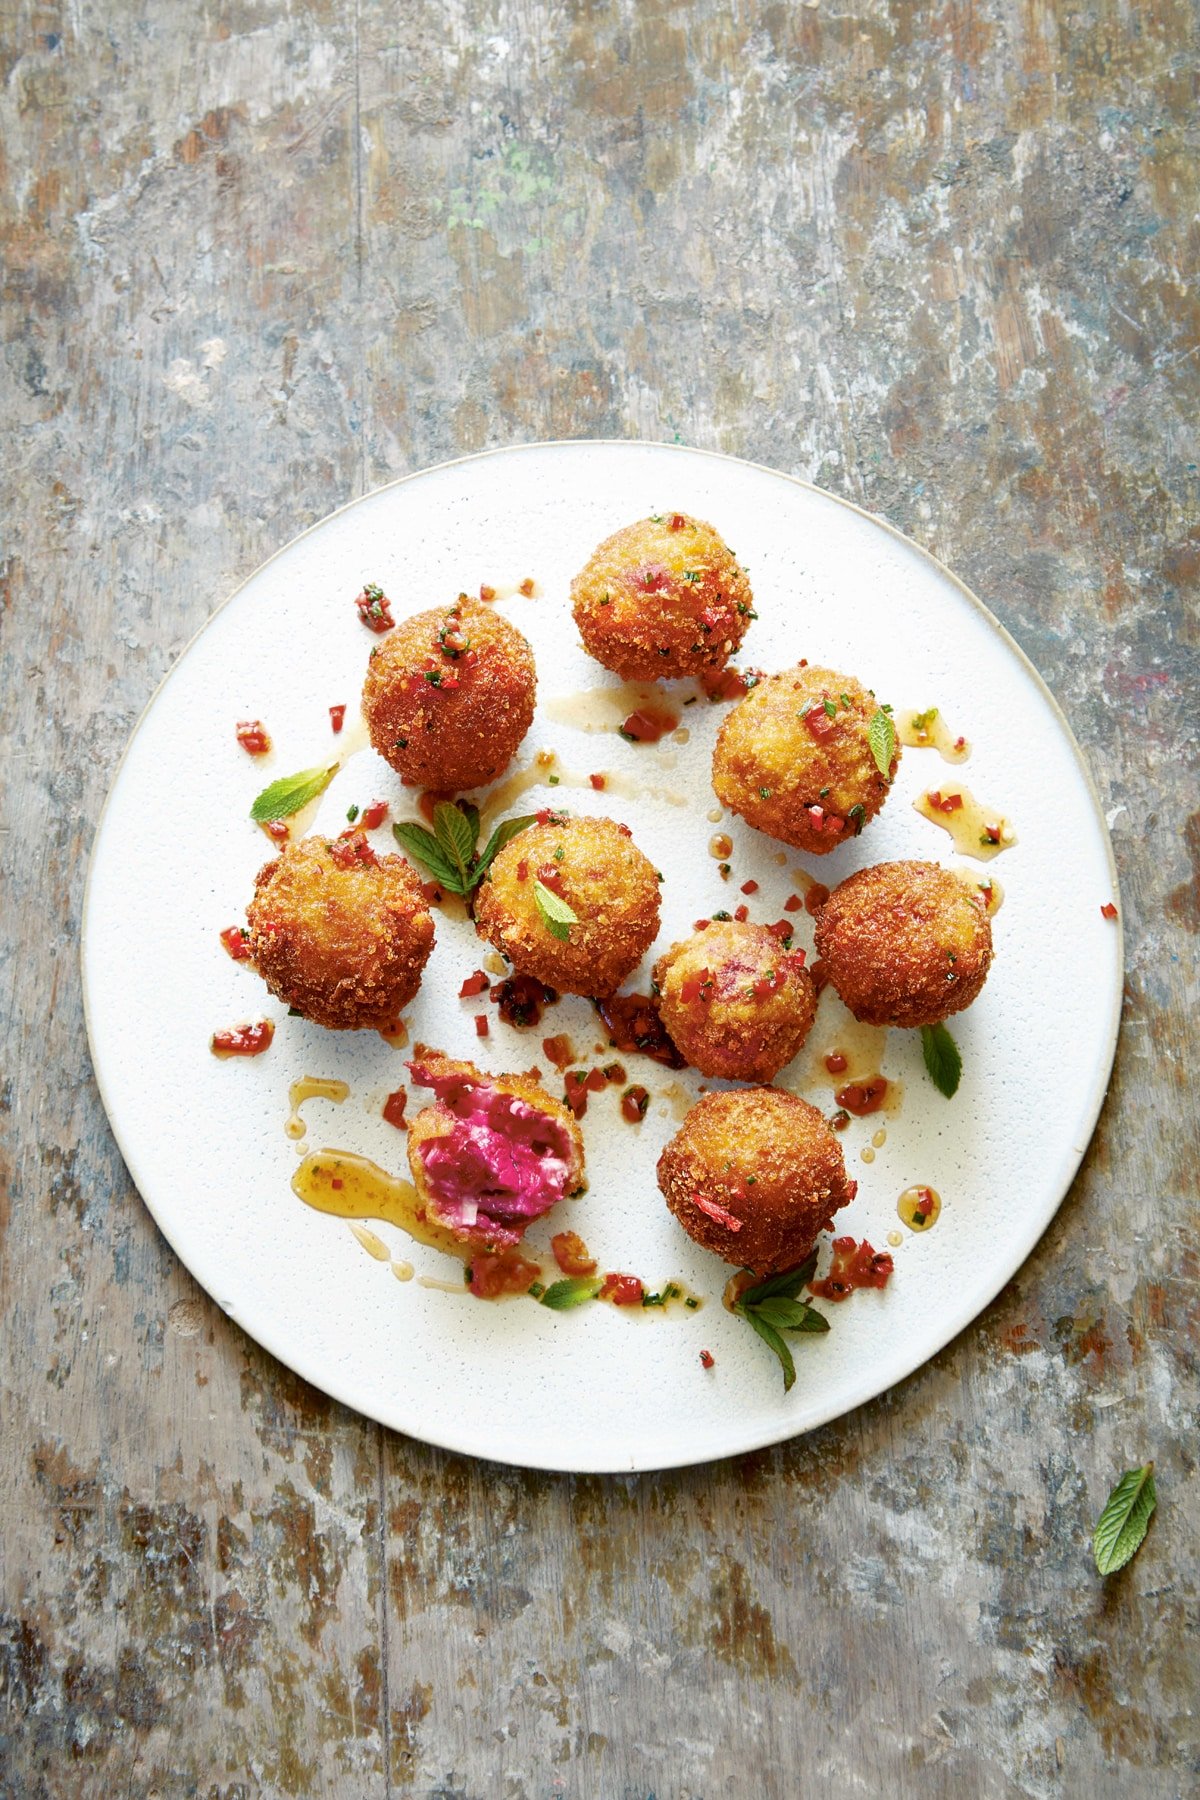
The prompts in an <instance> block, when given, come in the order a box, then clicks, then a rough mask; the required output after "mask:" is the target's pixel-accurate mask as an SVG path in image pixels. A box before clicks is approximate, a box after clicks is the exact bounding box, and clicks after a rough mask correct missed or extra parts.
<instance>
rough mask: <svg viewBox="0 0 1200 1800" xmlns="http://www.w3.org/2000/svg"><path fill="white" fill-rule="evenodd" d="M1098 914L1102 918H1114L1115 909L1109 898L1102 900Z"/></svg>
mask: <svg viewBox="0 0 1200 1800" xmlns="http://www.w3.org/2000/svg"><path fill="white" fill-rule="evenodd" d="M1100 916H1101V918H1103V919H1115V918H1116V916H1117V909H1116V907H1115V906H1114V905H1113V903H1112V901H1111V900H1106V901H1105V902H1104V905H1103V906H1102V907H1101V908H1100Z"/></svg>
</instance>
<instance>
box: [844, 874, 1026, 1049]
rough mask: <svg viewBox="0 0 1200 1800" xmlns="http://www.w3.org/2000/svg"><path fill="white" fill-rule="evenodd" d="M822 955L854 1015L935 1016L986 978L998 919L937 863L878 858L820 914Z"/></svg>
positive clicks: (889, 1020)
mask: <svg viewBox="0 0 1200 1800" xmlns="http://www.w3.org/2000/svg"><path fill="white" fill-rule="evenodd" d="M816 944H817V955H818V956H819V957H820V958H821V961H822V962H823V963H824V965H825V970H826V972H827V974H828V976H829V980H830V983H831V984H832V986H833V987H834V989H835V990H836V991H837V993H838V995H839V996H840V997H841V999H842V1001H843V1002H844V1003H845V1005H846V1006H848V1007H849V1009H850V1011H851V1012H852V1013H853V1014H854V1016H855V1018H856V1019H862V1020H863V1021H864V1022H865V1023H866V1024H868V1025H905V1026H913V1025H934V1024H936V1023H937V1021H938V1020H939V1019H945V1018H948V1017H949V1015H950V1014H951V1013H956V1012H961V1011H962V1009H963V1007H964V1006H970V1004H971V1002H972V1000H974V998H975V996H976V995H977V994H978V992H979V990H980V988H981V987H982V986H983V984H984V982H985V981H986V979H987V972H988V969H989V968H990V966H991V961H992V927H991V924H990V922H989V920H988V916H987V913H986V911H985V910H984V906H983V903H982V901H981V898H980V896H979V895H978V894H977V893H975V892H973V891H972V890H971V889H970V888H968V887H966V886H965V885H964V883H963V882H961V881H960V880H959V879H958V878H957V876H955V875H952V874H951V873H950V871H949V870H948V869H943V868H942V867H941V866H940V865H939V864H938V863H929V862H891V863H876V864H875V866H874V867H873V868H870V869H860V870H859V872H858V874H857V875H851V876H849V877H848V879H847V880H845V881H843V882H842V883H841V884H840V885H839V886H838V887H835V888H834V890H833V892H832V893H831V894H830V896H829V898H828V900H826V902H825V904H824V905H823V906H822V907H821V909H820V911H819V912H818V914H817V923H816Z"/></svg>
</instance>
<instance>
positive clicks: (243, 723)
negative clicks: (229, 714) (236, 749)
mask: <svg viewBox="0 0 1200 1800" xmlns="http://www.w3.org/2000/svg"><path fill="white" fill-rule="evenodd" d="M237 741H238V743H239V744H240V745H241V746H242V749H243V750H245V751H246V753H247V755H249V756H265V755H266V753H267V751H268V750H269V749H270V748H271V739H270V736H269V735H268V732H267V728H266V726H265V725H264V724H263V722H262V720H261V719H239V720H238V728H237Z"/></svg>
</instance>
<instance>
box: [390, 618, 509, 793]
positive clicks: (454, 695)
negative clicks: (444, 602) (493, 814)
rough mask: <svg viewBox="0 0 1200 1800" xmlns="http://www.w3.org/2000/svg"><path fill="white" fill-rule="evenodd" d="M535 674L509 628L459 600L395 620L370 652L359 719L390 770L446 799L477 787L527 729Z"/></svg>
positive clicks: (501, 764)
mask: <svg viewBox="0 0 1200 1800" xmlns="http://www.w3.org/2000/svg"><path fill="white" fill-rule="evenodd" d="M536 693H537V674H536V671H535V669H534V666H533V653H532V651H531V650H530V648H529V645H528V644H527V643H526V642H525V639H524V638H523V637H522V636H521V633H520V632H519V631H518V630H517V628H516V626H515V625H510V624H509V622H508V620H507V619H506V618H504V616H503V615H502V614H501V613H498V612H496V611H494V609H493V608H492V607H490V606H482V605H480V604H479V602H478V601H473V600H468V599H466V598H465V597H460V598H459V599H458V600H457V601H456V602H455V604H454V605H453V606H447V607H435V608H433V610H432V611H430V612H423V613H417V614H415V615H414V616H413V617H412V618H410V619H401V621H400V623H399V624H398V625H397V627H396V629H395V630H394V631H393V632H391V633H390V634H389V636H388V637H387V639H386V640H385V642H384V643H382V644H381V645H379V647H378V648H377V649H375V650H373V651H372V652H371V660H370V662H369V664H368V665H367V679H366V682H365V683H364V686H363V714H364V716H365V718H366V721H367V729H368V731H369V732H370V734H371V742H372V744H373V745H374V747H375V749H376V750H377V751H378V752H379V754H380V756H382V757H383V758H384V759H385V761H387V762H389V763H391V765H392V767H393V769H395V770H396V771H397V772H398V773H399V774H401V775H403V776H406V777H407V779H408V780H409V781H412V782H415V783H417V785H418V786H420V787H427V788H435V789H439V790H441V791H443V792H445V793H459V792H461V791H462V790H463V789H465V788H476V787H483V786H484V785H485V784H486V783H487V782H489V781H494V780H495V779H496V777H497V776H498V775H499V774H501V773H502V771H503V770H504V769H505V768H506V767H507V765H508V764H509V763H510V762H511V760H512V758H513V755H514V754H515V752H516V749H517V746H518V745H519V744H520V742H521V739H522V738H523V737H524V736H525V733H526V732H527V731H528V730H529V727H530V725H531V724H532V723H533V708H534V699H535V696H536Z"/></svg>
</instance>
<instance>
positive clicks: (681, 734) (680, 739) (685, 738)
mask: <svg viewBox="0 0 1200 1800" xmlns="http://www.w3.org/2000/svg"><path fill="white" fill-rule="evenodd" d="M691 735H692V734H691V732H690V731H689V730H688V728H687V726H686V725H681V726H680V727H679V729H678V731H673V732H672V733H671V741H672V743H674V744H686V743H688V742H689V740H690V739H691Z"/></svg>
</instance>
